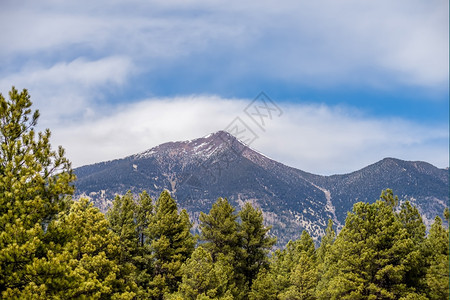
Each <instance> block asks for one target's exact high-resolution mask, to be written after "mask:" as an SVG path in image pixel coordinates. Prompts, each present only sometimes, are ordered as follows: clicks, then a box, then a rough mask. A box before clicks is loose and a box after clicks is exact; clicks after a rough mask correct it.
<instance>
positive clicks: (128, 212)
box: [106, 191, 139, 273]
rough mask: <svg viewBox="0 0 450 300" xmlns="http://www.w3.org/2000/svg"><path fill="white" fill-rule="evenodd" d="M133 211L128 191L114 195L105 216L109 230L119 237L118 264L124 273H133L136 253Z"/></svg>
mask: <svg viewBox="0 0 450 300" xmlns="http://www.w3.org/2000/svg"><path fill="white" fill-rule="evenodd" d="M135 211H136V204H135V203H134V199H133V194H132V193H131V192H130V191H128V192H127V193H126V194H125V195H124V196H119V195H116V197H115V199H114V201H113V203H112V207H111V209H110V210H109V211H108V212H107V214H106V216H107V219H108V221H109V225H110V228H111V230H112V231H113V232H114V233H115V234H116V235H117V236H118V237H119V243H120V257H119V263H120V265H121V266H122V267H123V268H124V269H125V270H127V271H125V272H126V273H131V272H134V261H133V257H134V256H135V255H137V253H138V245H139V242H138V232H137V226H136V222H135Z"/></svg>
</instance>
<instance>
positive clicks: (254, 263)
mask: <svg viewBox="0 0 450 300" xmlns="http://www.w3.org/2000/svg"><path fill="white" fill-rule="evenodd" d="M238 215H239V217H240V219H241V224H240V225H239V235H240V239H241V242H240V244H241V249H242V251H241V256H240V257H239V263H240V266H239V270H238V271H239V273H241V274H242V275H243V277H244V281H245V283H244V284H245V285H246V288H247V289H248V290H250V288H251V286H252V283H253V280H255V279H256V276H257V275H258V272H259V270H260V269H261V268H268V266H269V259H268V254H269V250H270V249H271V248H272V246H273V245H275V243H276V241H277V240H276V238H272V237H270V236H268V234H267V233H268V232H269V230H270V228H271V227H266V226H264V223H263V221H264V220H263V216H262V211H261V210H259V209H258V210H257V209H254V208H253V206H252V205H251V204H250V203H249V202H247V203H245V205H244V207H243V208H242V209H241V211H240V212H239V214H238Z"/></svg>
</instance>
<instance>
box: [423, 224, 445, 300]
mask: <svg viewBox="0 0 450 300" xmlns="http://www.w3.org/2000/svg"><path fill="white" fill-rule="evenodd" d="M425 246H426V248H427V249H428V251H429V252H428V253H429V267H428V269H427V272H426V278H425V281H426V285H427V290H428V297H429V298H430V299H432V300H434V299H449V296H450V295H449V280H450V275H449V231H448V229H447V228H444V227H443V226H442V220H441V218H439V217H438V216H436V218H435V219H434V223H433V225H432V226H431V228H430V233H429V235H428V238H427V241H426V242H425Z"/></svg>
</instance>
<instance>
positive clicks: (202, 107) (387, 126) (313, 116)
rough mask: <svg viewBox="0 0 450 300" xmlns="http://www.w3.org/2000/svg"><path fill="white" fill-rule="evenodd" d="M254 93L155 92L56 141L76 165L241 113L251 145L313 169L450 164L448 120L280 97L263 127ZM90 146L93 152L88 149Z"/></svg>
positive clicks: (215, 125) (207, 128) (190, 134)
mask: <svg viewBox="0 0 450 300" xmlns="http://www.w3.org/2000/svg"><path fill="white" fill-rule="evenodd" d="M249 103H250V100H247V99H223V98H220V97H217V96H202V95H197V96H190V97H179V98H170V99H169V98H164V99H148V100H145V101H141V102H138V103H135V104H133V105H128V106H126V107H120V108H117V109H116V111H115V112H113V113H111V114H109V115H106V116H104V117H102V118H100V119H97V120H89V121H86V122H81V123H80V122H78V123H76V124H72V125H71V126H66V127H57V128H56V130H53V132H54V138H53V141H54V144H62V145H63V146H65V147H66V149H67V153H68V156H69V158H70V159H71V160H72V161H73V162H74V165H75V166H80V165H84V164H88V163H95V162H99V161H104V160H110V159H116V158H121V157H125V156H127V155H131V154H135V153H138V152H140V151H144V150H146V149H149V148H151V147H153V146H156V145H158V144H161V143H164V142H168V141H177V140H186V139H193V138H197V137H201V136H204V135H207V134H209V133H211V132H215V131H218V130H222V129H225V128H226V127H227V126H228V125H229V123H231V122H232V121H233V120H234V118H235V117H240V118H241V119H242V120H243V121H244V122H245V123H246V124H247V125H248V126H249V127H250V128H251V129H252V130H254V131H255V132H256V133H257V135H258V139H256V140H255V142H254V143H252V144H251V145H250V146H251V147H253V148H255V149H256V150H258V151H260V152H262V153H264V154H266V155H268V156H269V157H271V158H273V159H275V160H278V161H280V162H283V163H285V164H287V165H290V166H293V167H296V168H300V169H303V170H306V171H309V172H313V173H321V174H333V173H345V172H350V171H354V170H356V169H359V168H362V167H364V166H366V165H368V164H371V163H374V162H376V161H378V160H380V159H382V158H384V157H397V158H401V159H406V160H424V161H428V162H431V163H433V164H435V165H437V166H439V167H446V166H448V137H449V136H448V130H447V125H445V124H444V125H442V126H437V127H436V126H435V127H432V128H430V127H427V126H424V125H420V124H416V123H413V122H409V121H405V120H401V119H390V118H383V117H377V118H373V117H368V116H366V115H365V114H364V112H361V111H358V110H356V109H354V108H345V107H339V106H334V107H330V106H327V105H304V104H303V105H301V104H285V105H283V104H280V106H281V109H282V110H283V114H282V115H281V116H280V117H275V116H274V117H273V119H272V120H269V119H267V120H266V121H267V130H266V131H265V132H263V131H261V129H259V128H258V127H257V126H256V125H255V124H254V123H252V120H251V119H249V118H248V116H247V115H246V114H245V113H244V111H243V110H244V108H245V107H246V106H247V105H248V104H249ZM87 153H89V155H87Z"/></svg>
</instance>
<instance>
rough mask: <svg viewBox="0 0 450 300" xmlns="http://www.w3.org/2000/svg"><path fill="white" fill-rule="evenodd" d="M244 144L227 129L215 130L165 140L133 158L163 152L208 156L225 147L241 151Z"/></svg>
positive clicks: (170, 154)
mask: <svg viewBox="0 0 450 300" xmlns="http://www.w3.org/2000/svg"><path fill="white" fill-rule="evenodd" d="M245 147H246V146H245V145H244V144H243V143H242V142H240V141H239V140H238V139H237V138H236V137H234V136H233V135H232V134H230V133H229V132H227V131H223V130H220V131H217V132H214V133H210V134H208V135H206V136H204V137H200V138H197V139H193V140H187V141H178V142H167V143H164V144H161V145H159V146H156V147H153V148H151V149H149V150H146V151H144V152H141V153H139V154H136V155H135V156H134V157H135V158H149V157H153V156H155V155H158V154H161V153H164V155H169V156H172V157H174V156H184V157H186V156H190V157H192V156H194V157H199V156H200V157H204V158H208V157H210V156H211V155H212V154H213V153H219V152H221V151H224V150H226V149H231V150H234V151H235V152H242V150H243V149H244V148H245Z"/></svg>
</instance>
